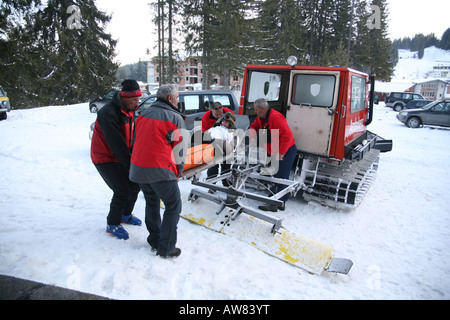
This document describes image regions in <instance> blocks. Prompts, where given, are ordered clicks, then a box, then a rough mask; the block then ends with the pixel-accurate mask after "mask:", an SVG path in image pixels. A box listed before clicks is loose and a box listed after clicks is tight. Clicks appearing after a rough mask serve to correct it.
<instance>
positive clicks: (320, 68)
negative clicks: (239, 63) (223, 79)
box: [246, 64, 367, 76]
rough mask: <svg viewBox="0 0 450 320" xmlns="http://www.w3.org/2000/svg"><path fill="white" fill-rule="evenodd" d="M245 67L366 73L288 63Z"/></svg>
mask: <svg viewBox="0 0 450 320" xmlns="http://www.w3.org/2000/svg"><path fill="white" fill-rule="evenodd" d="M246 69H266V70H270V69H273V70H316V71H350V72H353V73H359V74H361V75H366V76H367V73H364V72H361V71H358V70H355V69H352V68H347V67H313V66H294V67H291V66H289V65H257V64H249V65H247V66H246Z"/></svg>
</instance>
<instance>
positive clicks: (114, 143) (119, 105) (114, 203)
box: [91, 80, 142, 240]
mask: <svg viewBox="0 0 450 320" xmlns="http://www.w3.org/2000/svg"><path fill="white" fill-rule="evenodd" d="M122 86H123V87H122V91H120V92H119V93H117V94H116V95H115V96H114V97H113V99H112V101H111V102H108V103H107V104H105V106H103V108H101V109H100V110H99V111H98V114H97V121H96V122H95V128H94V134H93V136H92V142H91V159H92V162H93V163H94V165H95V167H96V168H97V171H98V172H99V173H100V176H101V177H102V178H103V180H104V181H105V183H106V184H107V185H108V187H109V188H110V189H111V190H112V191H113V197H112V199H111V204H110V210H109V213H108V217H107V219H106V220H107V227H106V232H108V233H110V234H112V235H114V236H116V237H117V238H119V239H124V240H126V239H128V238H129V235H128V232H127V231H126V230H125V229H124V228H123V227H122V223H127V224H132V225H141V224H142V222H141V220H139V219H138V218H136V217H135V216H133V215H132V214H131V213H132V211H133V209H134V204H135V202H136V199H137V196H138V193H139V191H140V188H139V185H138V184H137V183H134V182H132V181H130V180H129V178H128V175H129V171H130V159H131V149H132V146H133V137H134V111H135V110H136V109H137V107H138V106H139V98H140V97H141V95H142V93H141V89H140V86H139V84H138V83H137V82H136V81H135V80H125V81H124V82H123V83H122Z"/></svg>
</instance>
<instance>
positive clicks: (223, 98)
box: [203, 94, 234, 110]
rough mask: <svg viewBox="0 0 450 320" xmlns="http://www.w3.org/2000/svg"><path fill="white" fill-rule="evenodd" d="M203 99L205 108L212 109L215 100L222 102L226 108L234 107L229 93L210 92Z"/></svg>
mask: <svg viewBox="0 0 450 320" xmlns="http://www.w3.org/2000/svg"><path fill="white" fill-rule="evenodd" d="M203 100H204V102H203V106H204V108H205V110H209V109H211V107H212V105H213V103H214V102H220V104H222V107H224V108H229V109H234V107H232V106H231V101H230V96H229V95H227V94H208V95H205V96H204V97H203Z"/></svg>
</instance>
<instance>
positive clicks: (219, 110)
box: [202, 102, 233, 132]
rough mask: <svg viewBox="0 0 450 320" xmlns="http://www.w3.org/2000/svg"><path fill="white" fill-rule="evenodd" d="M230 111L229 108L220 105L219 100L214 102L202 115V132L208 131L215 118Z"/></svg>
mask: <svg viewBox="0 0 450 320" xmlns="http://www.w3.org/2000/svg"><path fill="white" fill-rule="evenodd" d="M227 112H231V113H233V111H231V109H228V108H225V107H223V106H222V104H221V103H220V102H214V104H213V107H212V109H211V110H209V111H207V112H205V114H204V115H203V117H202V132H205V131H208V130H209V129H211V128H212V127H213V126H214V124H215V123H216V122H217V120H219V119H220V117H222V116H223V114H224V113H227Z"/></svg>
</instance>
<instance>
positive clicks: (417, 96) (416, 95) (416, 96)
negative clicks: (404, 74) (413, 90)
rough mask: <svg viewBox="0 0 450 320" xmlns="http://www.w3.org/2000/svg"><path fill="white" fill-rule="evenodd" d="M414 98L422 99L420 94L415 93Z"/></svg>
mask: <svg viewBox="0 0 450 320" xmlns="http://www.w3.org/2000/svg"><path fill="white" fill-rule="evenodd" d="M413 98H414V100H418V99H422V97H421V96H419V95H418V94H414V95H413Z"/></svg>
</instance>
